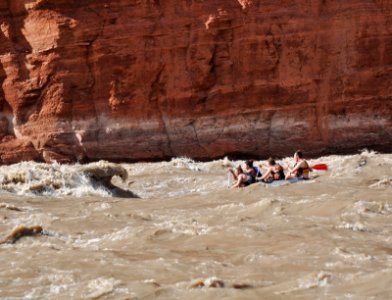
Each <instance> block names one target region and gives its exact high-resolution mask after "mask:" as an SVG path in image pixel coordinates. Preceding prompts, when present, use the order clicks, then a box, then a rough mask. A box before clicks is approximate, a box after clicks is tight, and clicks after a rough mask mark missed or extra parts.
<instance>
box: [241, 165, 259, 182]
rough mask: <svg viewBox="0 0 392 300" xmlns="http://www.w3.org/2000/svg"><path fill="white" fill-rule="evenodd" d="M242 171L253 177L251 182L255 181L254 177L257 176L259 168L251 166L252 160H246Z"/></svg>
mask: <svg viewBox="0 0 392 300" xmlns="http://www.w3.org/2000/svg"><path fill="white" fill-rule="evenodd" d="M244 172H245V173H246V174H248V175H250V176H252V178H253V179H254V181H253V182H252V183H255V182H256V177H257V176H259V172H260V170H259V168H257V167H254V166H253V160H247V161H246V162H245V170H244Z"/></svg>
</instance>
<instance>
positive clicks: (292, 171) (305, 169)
mask: <svg viewBox="0 0 392 300" xmlns="http://www.w3.org/2000/svg"><path fill="white" fill-rule="evenodd" d="M294 160H295V165H294V167H293V168H290V167H289V168H288V170H289V172H288V173H287V176H286V180H287V179H290V178H295V177H296V178H301V179H305V180H306V179H309V172H310V171H311V169H310V166H309V164H308V162H307V161H306V160H305V159H304V158H303V154H302V152H301V151H296V152H295V153H294Z"/></svg>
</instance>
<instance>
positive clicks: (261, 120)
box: [0, 0, 392, 164]
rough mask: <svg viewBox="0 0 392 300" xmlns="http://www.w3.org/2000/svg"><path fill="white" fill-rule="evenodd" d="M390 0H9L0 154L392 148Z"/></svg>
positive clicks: (41, 156) (80, 157)
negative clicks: (288, 1)
mask: <svg viewBox="0 0 392 300" xmlns="http://www.w3.org/2000/svg"><path fill="white" fill-rule="evenodd" d="M391 19H392V0H386V1H365V0H347V1H303V0H293V1H291V2H290V4H288V3H286V2H285V3H283V2H282V1H264V0H232V1H228V0H217V1H203V0H201V1H193V0H189V1H174V0H167V1H139V2H137V3H136V2H134V1H126V0H117V1H113V0H109V1H96V0H86V1H75V0H71V1H69V0H67V1H64V0H45V1H43V0H29V1H27V0H18V1H7V0H0V24H2V26H1V28H0V163H3V164H11V163H15V162H19V161H22V160H36V161H46V162H52V161H58V162H61V163H68V162H75V161H79V162H90V161H97V160H100V159H106V160H110V161H114V162H120V161H121V162H129V161H153V160H162V159H168V158H170V157H178V156H188V157H192V158H196V159H200V160H206V159H213V158H218V157H223V156H225V155H229V156H232V157H253V158H265V157H268V156H269V155H274V156H276V157H283V156H288V155H291V154H292V152H293V151H295V150H296V149H297V148H301V149H303V150H304V151H305V152H306V153H308V154H309V155H310V156H318V155H323V154H329V153H352V152H357V151H359V150H361V149H363V148H369V149H375V150H381V151H385V152H391V149H392V119H391V118H392V117H391V116H392V88H391V87H392V26H391V23H390V20H391Z"/></svg>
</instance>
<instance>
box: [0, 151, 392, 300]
mask: <svg viewBox="0 0 392 300" xmlns="http://www.w3.org/2000/svg"><path fill="white" fill-rule="evenodd" d="M280 162H282V163H283V164H289V163H291V158H286V159H284V160H283V161H280ZM309 162H310V164H311V165H313V164H317V163H326V164H328V166H329V170H328V171H314V172H312V173H311V180H309V181H306V182H299V183H295V184H285V185H282V186H268V185H265V184H261V183H258V184H253V185H251V186H249V187H246V188H242V189H236V190H230V189H229V188H228V186H229V185H230V183H231V180H230V178H229V177H228V172H227V168H228V167H229V166H235V165H238V164H240V163H243V162H241V161H230V160H228V159H222V160H216V161H212V162H203V163H201V162H195V161H192V160H190V159H186V158H177V159H173V160H172V161H170V162H159V163H137V164H112V163H108V162H103V161H102V162H98V163H92V164H88V165H59V164H52V165H48V164H39V163H33V162H24V163H20V164H16V165H12V166H2V167H0V199H1V200H0V257H1V265H2V267H1V269H0V298H2V299H82V298H83V299H84V298H87V299H391V297H392V234H391V233H392V154H378V153H375V152H371V151H363V152H362V153H359V154H357V155H349V156H340V155H339V156H337V155H336V156H326V157H320V158H317V159H313V160H309ZM258 163H259V162H256V164H258Z"/></svg>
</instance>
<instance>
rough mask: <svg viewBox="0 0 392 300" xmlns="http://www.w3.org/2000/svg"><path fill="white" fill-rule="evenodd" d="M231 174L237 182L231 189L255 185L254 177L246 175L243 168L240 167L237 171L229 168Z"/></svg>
mask: <svg viewBox="0 0 392 300" xmlns="http://www.w3.org/2000/svg"><path fill="white" fill-rule="evenodd" d="M229 172H230V173H231V174H232V175H233V178H234V180H235V181H236V182H235V183H234V184H233V185H232V186H231V188H232V189H234V188H240V187H245V186H248V185H250V184H252V183H254V182H255V181H254V177H252V176H251V175H249V174H247V173H244V171H243V170H242V168H241V166H238V167H237V168H236V169H234V170H233V169H232V168H229Z"/></svg>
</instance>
